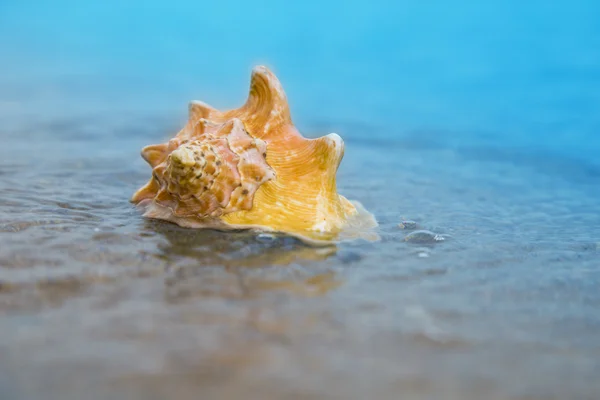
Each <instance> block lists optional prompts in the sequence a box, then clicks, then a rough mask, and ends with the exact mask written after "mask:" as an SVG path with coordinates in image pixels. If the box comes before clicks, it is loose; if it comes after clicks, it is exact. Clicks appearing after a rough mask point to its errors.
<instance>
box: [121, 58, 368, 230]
mask: <svg viewBox="0 0 600 400" xmlns="http://www.w3.org/2000/svg"><path fill="white" fill-rule="evenodd" d="M343 155H344V142H343V141H342V139H341V138H340V137H339V136H338V135H337V134H334V133H332V134H329V135H327V136H324V137H321V138H317V139H308V138H305V137H303V136H302V135H301V134H300V133H299V132H298V130H297V129H296V128H295V127H294V125H293V124H292V121H291V117H290V111H289V107H288V103H287V99H286V96H285V93H284V92H283V89H282V87H281V84H280V83H279V81H278V80H277V78H276V77H275V76H274V75H273V74H272V73H271V72H270V71H269V70H268V69H267V68H265V67H262V66H261V67H256V68H254V70H253V73H252V79H251V85H250V95H249V97H248V100H247V101H246V103H245V104H244V105H243V106H242V107H240V108H238V109H234V110H230V111H225V112H220V111H218V110H216V109H214V108H212V107H210V106H208V105H207V104H205V103H201V102H192V103H190V106H189V121H188V123H187V125H186V126H185V127H184V128H183V129H182V130H181V131H180V132H179V133H178V134H177V135H176V136H175V138H173V139H172V140H171V141H170V142H169V143H167V144H159V145H152V146H148V147H145V148H144V149H143V150H142V157H143V158H144V159H145V160H146V161H147V162H148V163H149V164H150V166H151V167H152V168H153V177H152V178H151V180H150V182H148V184H147V185H146V186H144V187H142V188H141V189H139V190H138V191H137V192H136V193H135V194H134V195H133V198H132V202H134V203H136V204H139V205H141V206H143V207H144V208H145V210H146V212H145V216H147V217H150V218H159V219H164V220H169V221H171V222H175V223H177V224H179V225H181V226H187V227H213V228H235V229H237V228H255V229H261V230H269V231H278V232H284V233H288V234H291V235H294V236H297V237H300V238H302V239H306V240H309V241H317V242H318V241H331V240H336V238H338V236H339V234H340V233H341V232H342V231H343V230H344V228H347V227H354V228H361V229H362V228H371V227H374V226H375V225H376V222H375V219H374V218H373V216H372V215H371V214H369V213H368V212H366V211H365V210H364V209H363V208H362V207H361V206H360V204H358V203H353V202H350V201H348V200H347V199H346V198H344V197H343V196H341V195H339V194H338V193H337V190H336V173H337V170H338V167H339V164H340V162H341V160H342V157H343ZM217 163H218V165H217ZM354 236H355V235H354Z"/></svg>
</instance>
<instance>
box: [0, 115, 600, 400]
mask: <svg viewBox="0 0 600 400" xmlns="http://www.w3.org/2000/svg"><path fill="white" fill-rule="evenodd" d="M119 123H120V125H119V124H116V125H115V124H113V125H109V124H106V125H105V126H103V125H102V124H101V123H99V122H98V120H93V119H90V120H88V121H85V120H84V121H81V120H73V121H69V120H65V121H57V122H55V123H53V124H48V123H44V124H33V123H27V122H24V121H22V122H21V123H20V124H18V123H17V124H4V125H3V126H4V128H2V129H0V136H1V137H2V140H3V146H2V148H1V149H0V156H1V160H2V161H1V163H0V177H1V179H0V191H1V193H2V196H1V197H0V326H2V329H1V330H0V398H2V399H6V400H17V399H19V400H20V399H41V398H43V399H48V400H50V399H57V400H59V399H60V400H70V399H82V398H86V399H106V398H120V399H144V400H148V399H163V398H169V399H172V400H180V399H197V398H202V399H229V398H241V397H243V398H246V399H265V398H269V399H366V398H374V399H375V398H376V399H398V398H402V399H423V398H428V399H432V398H435V399H442V398H443V399H460V400H470V399H473V400H475V399H483V398H485V399H487V400H495V399H503V400H507V399H510V400H525V399H527V400H532V399H536V400H538V399H539V400H542V399H544V400H548V399H567V398H568V399H596V398H598V396H600V381H598V379H597V378H598V376H599V373H600V369H599V368H600V365H599V360H600V314H598V312H597V310H598V309H599V308H600V292H599V291H598V290H597V284H598V282H599V279H600V269H599V268H598V257H599V255H600V206H599V205H598V202H597V199H598V195H599V194H600V193H599V189H598V188H599V187H600V185H598V184H599V183H600V170H599V169H598V168H597V167H596V166H594V165H592V164H586V163H585V162H583V161H577V160H572V159H568V158H565V157H560V156H556V155H553V154H545V155H543V156H540V155H539V154H537V155H535V156H534V155H530V154H527V153H522V154H518V153H510V155H507V154H506V153H501V152H499V151H497V150H495V149H493V148H490V147H486V146H484V145H476V144H472V143H471V144H470V145H469V146H466V145H463V146H447V145H446V146H442V145H440V146H435V145H432V143H433V142H432V141H431V140H428V139H427V138H426V139H424V137H423V135H422V134H421V133H418V132H417V133H411V132H403V133H399V134H398V135H396V136H395V139H393V140H392V139H389V140H386V141H384V142H382V141H377V140H365V139H363V138H365V137H367V136H368V135H367V132H368V131H369V128H368V126H358V127H357V126H356V125H353V124H344V123H338V124H337V126H336V128H339V129H337V132H339V133H340V134H341V135H342V137H344V139H345V140H346V156H345V158H344V160H343V162H342V166H341V170H340V173H339V191H340V193H342V194H344V195H345V196H347V197H349V198H352V199H357V200H359V201H361V202H362V203H363V204H364V205H365V207H367V209H369V210H370V211H372V212H373V213H374V214H375V215H376V217H377V219H378V221H379V223H380V227H379V229H378V232H379V234H380V236H381V240H380V241H378V242H367V241H362V240H358V241H355V242H351V243H343V244H340V245H336V246H331V247H326V248H312V247H309V246H306V245H304V244H302V243H300V242H298V241H297V240H295V239H292V238H286V237H283V236H270V235H255V234H252V233H248V232H234V233H222V232H216V231H209V230H205V231H198V230H189V229H183V228H179V227H177V226H174V225H172V224H169V223H163V222H159V221H149V220H145V219H144V218H142V217H141V216H140V213H139V212H138V211H137V210H136V209H135V208H134V207H133V206H132V205H131V204H130V203H129V202H128V199H129V197H130V195H131V193H133V191H134V190H135V189H136V188H137V187H138V186H139V185H141V184H143V183H144V182H145V181H146V180H147V177H148V174H149V171H148V168H147V167H146V166H145V164H144V163H143V161H142V160H141V158H140V157H139V149H140V148H141V147H142V146H144V145H146V144H148V143H154V142H157V141H160V140H162V139H164V138H165V137H166V136H167V135H168V132H172V131H174V130H175V129H176V127H177V124H178V123H179V121H175V120H170V121H169V120H167V121H166V122H165V121H163V122H160V123H159V122H156V120H152V119H149V120H146V121H143V122H140V121H139V120H132V121H127V120H120V122H119ZM9 126H10V128H9ZM308 126H312V127H313V128H314V131H315V132H316V131H319V132H320V128H322V126H321V127H319V126H318V125H317V124H313V125H310V124H309V125H308ZM125 133H126V134H125ZM440 135H441V133H440ZM25 137H26V138H27V140H23V138H25ZM92 149H93V150H92ZM542 159H543V160H544V162H540V160H542ZM403 220H411V221H415V222H416V223H417V226H416V228H417V229H426V230H429V231H432V232H434V233H436V234H439V235H443V237H444V238H445V240H443V241H435V240H432V241H429V242H427V241H426V242H425V243H423V242H419V243H413V242H410V241H406V240H405V238H406V237H407V235H409V234H410V233H411V231H412V229H403V228H402V227H400V226H398V224H399V223H400V222H402V221H403ZM404 228H407V227H406V226H405V227H404ZM408 228H413V227H412V226H408Z"/></svg>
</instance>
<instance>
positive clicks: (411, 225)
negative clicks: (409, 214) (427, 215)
mask: <svg viewBox="0 0 600 400" xmlns="http://www.w3.org/2000/svg"><path fill="white" fill-rule="evenodd" d="M398 227H399V228H400V229H417V223H416V222H415V221H402V222H400V223H399V224H398Z"/></svg>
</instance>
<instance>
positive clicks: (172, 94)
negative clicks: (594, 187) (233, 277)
mask: <svg viewBox="0 0 600 400" xmlns="http://www.w3.org/2000/svg"><path fill="white" fill-rule="evenodd" d="M598 21H600V5H599V3H597V2H595V1H592V0H588V1H586V0H577V1H554V2H547V1H528V2H520V1H515V0H508V1H494V2H481V1H455V2H448V1H429V2H421V1H414V0H411V1H371V2H366V3H365V2H364V1H354V0H348V1H339V2H335V1H311V0H309V1H302V2H287V1H252V2H242V1H212V2H203V1H155V0H150V1H120V0H119V1H117V0H108V1H96V2H82V1H76V0H72V1H68V0H56V1H43V0H40V1H16V0H13V1H11V0H2V1H1V2H0V49H1V51H0V54H1V55H0V57H1V62H0V115H1V116H3V117H5V118H15V117H16V116H29V117H28V118H37V119H43V118H48V119H52V118H60V117H65V116H68V117H73V116H76V115H80V116H82V117H85V116H86V115H90V114H95V115H105V114H106V112H111V113H118V114H120V115H121V114H123V115H132V113H140V114H141V115H148V114H149V113H153V114H154V115H158V114H162V115H178V116H180V117H181V118H184V117H185V112H186V111H185V104H186V103H187V101H188V100H190V99H202V100H204V101H207V102H209V103H211V104H214V105H215V106H218V107H234V106H237V105H238V104H241V102H243V100H244V98H245V95H246V88H247V85H248V75H249V71H250V69H251V67H252V66H253V65H256V64H265V65H267V66H269V67H270V68H272V69H273V70H274V71H275V73H276V74H277V75H278V76H279V77H280V79H281V80H282V81H283V83H284V87H285V89H286V91H287V93H288V97H289V99H290V103H291V106H292V112H293V116H294V118H295V121H296V123H297V124H298V126H299V127H300V128H301V129H302V128H305V129H304V130H309V131H310V130H311V129H313V128H319V127H321V126H323V129H325V128H332V129H330V130H333V129H335V130H339V131H340V132H339V133H340V134H341V135H342V136H345V137H346V138H347V136H348V135H355V133H354V132H356V130H353V132H349V133H347V134H346V135H344V134H345V132H343V131H342V128H343V127H342V124H348V123H349V124H353V125H354V126H365V127H368V128H365V129H362V130H359V131H360V134H359V135H358V136H361V138H364V137H377V138H380V139H383V140H388V139H389V140H391V139H394V138H401V137H406V136H407V135H417V136H419V137H421V138H422V140H425V141H428V142H430V143H431V144H434V145H436V146H437V145H439V146H462V145H473V144H475V145H486V146H488V145H489V146H492V147H493V148H494V149H495V151H496V152H497V154H500V153H501V154H502V155H503V156H508V157H511V154H515V155H516V156H518V157H522V156H523V155H524V154H526V155H531V154H536V153H537V154H546V152H549V153H552V154H554V155H556V154H558V155H559V156H560V157H563V158H568V159H570V160H572V159H576V160H582V161H583V162H585V163H586V164H596V165H597V164H598V162H597V161H596V160H597V157H596V154H598V151H600V133H599V131H600V112H599V110H600V23H598ZM175 113H178V114H175ZM428 132H429V134H428ZM431 132H435V133H434V134H433V133H431ZM311 133H312V132H307V134H309V135H310V134H311ZM317 133H318V134H321V133H326V132H317Z"/></svg>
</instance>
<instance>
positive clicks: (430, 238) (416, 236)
mask: <svg viewBox="0 0 600 400" xmlns="http://www.w3.org/2000/svg"><path fill="white" fill-rule="evenodd" d="M404 240H405V241H407V242H411V243H436V242H441V241H444V240H446V239H445V238H444V237H443V236H441V235H438V234H436V233H433V232H431V231H426V230H420V231H414V232H411V233H409V234H408V235H406V236H405V237H404Z"/></svg>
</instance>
